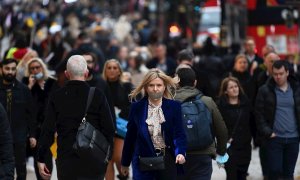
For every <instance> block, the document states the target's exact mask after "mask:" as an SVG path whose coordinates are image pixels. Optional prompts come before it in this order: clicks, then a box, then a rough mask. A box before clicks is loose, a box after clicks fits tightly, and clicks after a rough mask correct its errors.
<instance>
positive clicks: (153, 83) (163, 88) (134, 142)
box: [121, 69, 186, 180]
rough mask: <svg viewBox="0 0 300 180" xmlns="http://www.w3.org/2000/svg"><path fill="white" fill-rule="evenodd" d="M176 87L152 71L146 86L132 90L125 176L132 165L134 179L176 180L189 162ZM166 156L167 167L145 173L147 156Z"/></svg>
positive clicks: (144, 80) (155, 70) (125, 152)
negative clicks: (174, 93) (186, 162)
mask: <svg viewBox="0 0 300 180" xmlns="http://www.w3.org/2000/svg"><path fill="white" fill-rule="evenodd" d="M172 88H175V84H174V82H173V80H172V78H171V77H169V76H167V75H165V74H164V73H163V72H162V71H160V70H158V69H151V70H150V71H149V72H148V73H147V74H146V75H145V77H144V79H143V81H142V83H141V84H140V85H139V86H138V87H137V88H136V89H135V90H133V91H132V93H131V94H130V97H131V99H135V98H136V96H137V95H139V94H141V93H142V94H144V97H143V98H142V99H141V100H139V101H137V102H134V103H132V105H131V110H130V114H129V118H128V119H129V122H128V126H127V134H126V137H125V142H124V147H123V153H122V168H121V169H122V173H123V174H124V175H127V174H128V171H129V168H128V167H129V165H130V164H131V163H132V169H133V179H143V180H152V179H167V180H168V179H169V180H171V179H175V178H176V171H177V173H181V169H182V167H181V165H182V164H183V163H185V152H186V136H185V133H184V129H183V126H182V125H183V124H182V119H181V117H182V116H181V106H180V103H179V102H177V101H174V100H172V99H173V97H174V95H173V93H172V90H171V89H172ZM159 156H163V157H164V164H165V168H163V169H154V170H145V169H142V167H141V164H142V163H141V161H142V160H141V159H142V158H143V157H152V158H156V157H159Z"/></svg>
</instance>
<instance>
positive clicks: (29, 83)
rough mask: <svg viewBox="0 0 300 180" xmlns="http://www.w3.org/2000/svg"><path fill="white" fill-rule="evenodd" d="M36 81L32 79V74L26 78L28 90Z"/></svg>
mask: <svg viewBox="0 0 300 180" xmlns="http://www.w3.org/2000/svg"><path fill="white" fill-rule="evenodd" d="M35 82H36V79H35V78H34V75H33V74H30V76H29V78H28V88H29V89H31V88H32V86H33V85H34V84H35Z"/></svg>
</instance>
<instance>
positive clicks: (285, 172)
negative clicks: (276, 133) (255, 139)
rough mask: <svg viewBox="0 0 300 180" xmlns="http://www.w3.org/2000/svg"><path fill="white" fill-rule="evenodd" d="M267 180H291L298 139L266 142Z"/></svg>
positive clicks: (280, 139) (275, 139)
mask: <svg viewBox="0 0 300 180" xmlns="http://www.w3.org/2000/svg"><path fill="white" fill-rule="evenodd" d="M266 145H267V147H266V148H267V159H268V166H269V180H277V179H279V178H284V179H293V177H294V170H295V166H296V162H297V158H298V153H299V138H298V137H297V138H280V137H275V138H271V139H269V141H268V142H267V144H266Z"/></svg>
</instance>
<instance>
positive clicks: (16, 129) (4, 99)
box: [0, 59, 36, 180]
mask: <svg viewBox="0 0 300 180" xmlns="http://www.w3.org/2000/svg"><path fill="white" fill-rule="evenodd" d="M16 67H17V61H16V60H15V59H4V60H3V61H2V62H1V64H0V68H1V71H2V78H1V79H0V102H1V103H2V105H3V106H4V108H5V110H6V112H7V116H8V121H9V123H10V127H11V131H12V135H13V147H14V157H15V167H16V172H17V180H23V179H26V140H27V137H28V136H29V141H30V146H31V147H32V148H33V147H35V146H36V139H35V128H36V123H35V118H34V116H35V113H34V111H33V108H32V107H33V101H32V97H31V93H30V91H29V89H28V88H27V87H26V86H25V85H24V84H22V83H20V82H19V81H17V80H16ZM28 130H29V131H28Z"/></svg>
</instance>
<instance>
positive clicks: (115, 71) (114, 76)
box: [105, 62, 121, 81]
mask: <svg viewBox="0 0 300 180" xmlns="http://www.w3.org/2000/svg"><path fill="white" fill-rule="evenodd" d="M105 75H106V77H107V80H109V81H117V80H118V79H119V78H120V75H121V71H120V69H119V66H118V64H117V63H115V62H109V63H108V64H107V66H106V69H105Z"/></svg>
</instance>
